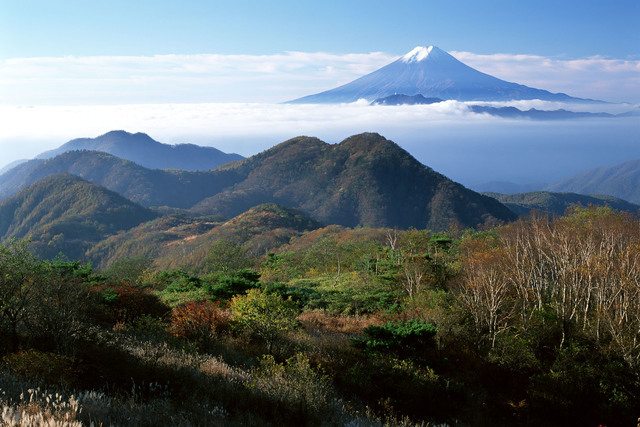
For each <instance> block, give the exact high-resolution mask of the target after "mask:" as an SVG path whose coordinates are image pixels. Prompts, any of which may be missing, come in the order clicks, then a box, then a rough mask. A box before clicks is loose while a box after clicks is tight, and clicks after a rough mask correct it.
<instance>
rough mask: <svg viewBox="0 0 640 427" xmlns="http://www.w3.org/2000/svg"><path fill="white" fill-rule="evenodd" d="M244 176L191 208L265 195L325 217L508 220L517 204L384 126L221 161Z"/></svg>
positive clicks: (347, 222) (396, 221) (235, 206)
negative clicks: (382, 130) (415, 153)
mask: <svg viewBox="0 0 640 427" xmlns="http://www.w3.org/2000/svg"><path fill="white" fill-rule="evenodd" d="M221 170H228V171H235V173H236V174H237V175H238V176H244V177H245V178H244V179H243V180H242V181H241V182H238V183H237V184H236V185H234V186H233V187H230V188H228V189H226V190H224V191H222V192H221V193H219V194H216V195H215V196H212V197H209V198H207V199H205V200H204V201H203V202H201V203H199V204H198V205H196V206H195V207H194V208H193V211H194V212H199V213H208V214H220V215H223V216H225V217H232V216H235V215H237V214H239V213H240V212H243V211H246V210H247V209H249V208H250V207H252V206H255V205H258V204H260V203H278V204H281V205H284V206H288V207H295V208H298V209H300V210H302V211H303V212H305V213H307V214H308V215H310V216H311V217H313V218H314V219H316V220H319V221H321V222H323V223H325V224H340V225H344V226H348V227H354V226H358V225H366V226H374V227H394V226H395V227H401V228H409V227H417V228H425V227H426V228H431V229H434V230H442V229H444V228H447V227H448V226H449V225H450V224H451V223H453V222H458V223H459V224H461V225H463V226H470V227H475V226H477V225H478V224H481V223H483V222H485V221H497V220H504V221H507V220H510V219H512V218H513V217H514V215H513V214H512V212H511V211H509V210H508V209H507V208H505V207H504V206H503V205H501V204H500V203H497V202H496V201H495V200H494V199H491V198H488V197H485V196H482V195H479V194H477V193H475V192H473V191H470V190H468V189H466V188H464V187H463V186H461V185H459V184H457V183H454V182H453V181H451V180H449V179H448V178H446V177H444V176H443V175H441V174H439V173H436V172H434V171H433V170H431V169H430V168H428V167H426V166H424V165H422V164H421V163H420V162H418V161H417V160H416V159H415V158H413V157H412V156H411V155H410V154H409V153H407V152H406V151H405V150H403V149H402V148H400V147H399V146H398V145H396V144H395V143H393V142H391V141H388V140H386V139H385V138H383V137H382V136H380V135H378V134H372V133H365V134H361V135H355V136H352V137H350V138H347V139H346V140H344V141H342V142H341V143H340V144H336V145H329V144H326V143H324V142H322V141H320V140H319V139H317V138H309V137H298V138H294V139H291V140H289V141H286V142H283V143H281V144H279V145H277V146H275V147H273V148H271V149H269V150H267V151H265V152H263V153H260V154H258V155H256V156H253V157H250V158H248V159H246V160H243V161H240V162H235V163H232V164H228V165H225V166H222V167H221V168H219V169H218V171H221Z"/></svg>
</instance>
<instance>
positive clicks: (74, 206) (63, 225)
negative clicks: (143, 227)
mask: <svg viewBox="0 0 640 427" xmlns="http://www.w3.org/2000/svg"><path fill="white" fill-rule="evenodd" d="M156 216H157V214H155V213H154V212H152V211H150V210H148V209H146V208H143V207H142V206H140V205H137V204H135V203H133V202H131V201H130V200H127V199H125V198H124V197H122V196H120V195H118V194H116V193H115V192H113V191H109V190H107V189H105V188H103V187H100V186H98V185H95V184H91V183H89V182H87V181H85V180H83V179H82V178H79V177H76V176H73V175H69V174H60V175H52V176H49V177H47V178H44V179H42V180H40V181H38V182H37V183H35V184H33V185H31V186H29V187H28V188H26V189H24V190H22V191H20V192H19V193H18V194H16V195H15V196H13V197H10V198H9V199H6V200H5V201H3V202H1V203H0V241H8V240H10V239H12V238H24V237H29V238H30V239H31V240H32V245H33V248H34V250H35V251H36V252H37V253H38V254H39V255H40V256H44V257H52V256H55V255H56V254H57V253H58V252H61V251H62V252H64V253H65V254H66V255H67V256H69V257H73V258H78V259H83V258H84V251H85V250H86V249H87V248H88V247H90V246H91V245H93V244H95V243H97V242H98V241H100V240H103V239H104V238H106V237H107V236H109V235H112V234H116V233H117V232H119V231H121V230H127V229H129V228H131V227H134V226H136V225H138V224H140V223H142V222H146V221H149V220H151V219H153V218H155V217H156Z"/></svg>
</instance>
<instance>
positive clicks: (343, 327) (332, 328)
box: [298, 311, 380, 335]
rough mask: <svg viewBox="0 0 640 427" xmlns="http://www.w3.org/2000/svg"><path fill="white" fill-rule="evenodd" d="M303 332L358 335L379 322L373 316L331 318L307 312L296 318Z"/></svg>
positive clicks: (316, 312)
mask: <svg viewBox="0 0 640 427" xmlns="http://www.w3.org/2000/svg"><path fill="white" fill-rule="evenodd" d="M298 320H299V321H300V323H302V326H303V328H304V330H305V331H306V332H307V333H309V334H311V335H315V334H326V333H334V334H346V335H358V334H361V333H362V331H364V329H365V328H366V327H368V326H371V325H375V324H379V323H380V322H379V321H378V319H376V318H375V317H373V316H367V317H364V316H362V317H353V316H332V315H330V314H327V313H325V312H322V311H307V312H305V313H302V314H301V315H300V316H298Z"/></svg>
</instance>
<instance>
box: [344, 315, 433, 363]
mask: <svg viewBox="0 0 640 427" xmlns="http://www.w3.org/2000/svg"><path fill="white" fill-rule="evenodd" d="M436 332H437V329H436V327H435V326H433V325H432V324H431V323H427V322H423V321H421V320H418V319H410V320H406V321H398V322H388V323H384V324H382V325H379V326H377V325H372V326H369V327H367V328H366V329H365V330H364V334H365V337H364V338H360V339H355V340H354V344H355V345H356V346H357V347H360V348H363V349H364V350H365V351H367V352H371V353H378V352H393V353H397V354H400V355H403V356H410V355H413V354H415V353H417V352H420V351H424V350H426V349H431V348H434V347H435V342H434V337H435V335H436Z"/></svg>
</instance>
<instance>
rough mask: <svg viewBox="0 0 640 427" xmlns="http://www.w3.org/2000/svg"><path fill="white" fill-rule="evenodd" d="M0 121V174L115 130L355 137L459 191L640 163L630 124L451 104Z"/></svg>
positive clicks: (234, 106)
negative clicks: (384, 147) (379, 143)
mask: <svg viewBox="0 0 640 427" xmlns="http://www.w3.org/2000/svg"><path fill="white" fill-rule="evenodd" d="M519 106H520V107H521V108H526V107H529V106H534V105H524V104H522V105H519ZM535 106H536V107H539V108H540V107H543V108H544V107H545V105H538V104H537V103H536V105H535ZM0 117H2V118H3V125H2V126H1V127H0V167H2V166H4V165H5V164H7V163H9V162H11V161H13V160H15V159H18V158H32V157H34V156H36V155H37V154H39V153H41V152H43V151H46V150H49V149H53V148H56V147H58V146H60V145H62V144H63V143H65V142H67V141H68V140H70V139H73V138H78V137H96V136H98V135H101V134H103V133H106V132H108V131H110V130H115V129H123V130H126V131H129V132H145V133H147V134H149V135H150V136H151V137H152V138H154V139H156V140H158V141H160V142H163V143H171V144H177V143H196V144H199V145H207V146H214V147H216V148H218V149H221V150H223V151H225V152H236V153H239V154H242V155H244V156H250V155H253V154H256V153H258V152H260V151H263V150H265V149H268V148H270V147H271V146H273V145H275V144H278V143H280V142H282V141H284V140H286V139H289V138H292V137H295V136H298V135H309V136H316V137H319V138H320V139H322V140H324V141H326V142H329V143H337V142H340V141H341V140H343V139H344V138H347V137H348V136H350V135H354V134H357V133H362V132H378V133H380V134H382V135H383V136H385V137H387V138H389V139H391V140H393V141H395V142H396V143H398V144H400V145H401V146H402V147H404V148H405V149H407V150H408V151H409V152H410V153H411V154H413V155H414V156H415V157H416V158H417V159H418V160H420V161H421V162H422V163H424V164H426V165H428V166H430V167H432V168H434V169H435V170H437V171H439V172H441V173H444V174H445V175H447V176H449V177H451V178H453V179H455V180H458V181H460V182H463V183H465V184H467V185H470V184H474V183H478V182H485V181H492V180H510V181H516V182H539V181H542V180H545V179H548V178H549V177H552V178H553V179H559V178H561V177H564V176H566V175H568V174H570V173H574V172H577V171H579V170H582V169H586V168H590V167H597V166H606V165H609V164H615V163H619V162H622V161H626V160H631V159H634V158H639V157H640V144H638V143H637V142H638V141H637V135H639V134H640V121H638V120H637V118H627V119H621V118H605V119H597V120H593V119H587V120H574V121H566V122H564V121H563V122H535V121H529V120H506V119H500V118H496V117H488V116H486V115H480V114H472V113H470V112H469V110H468V108H467V105H466V104H464V103H460V102H456V101H446V102H442V103H438V104H431V105H415V106H394V107H390V106H369V105H367V104H366V103H354V104H339V105H291V104H256V103H252V104H248V103H217V104H216V103H209V104H140V105H112V106H39V107H15V106H0ZM549 179H551V178H549Z"/></svg>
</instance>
